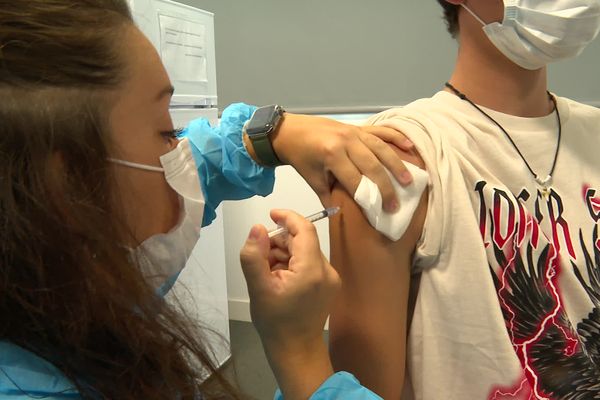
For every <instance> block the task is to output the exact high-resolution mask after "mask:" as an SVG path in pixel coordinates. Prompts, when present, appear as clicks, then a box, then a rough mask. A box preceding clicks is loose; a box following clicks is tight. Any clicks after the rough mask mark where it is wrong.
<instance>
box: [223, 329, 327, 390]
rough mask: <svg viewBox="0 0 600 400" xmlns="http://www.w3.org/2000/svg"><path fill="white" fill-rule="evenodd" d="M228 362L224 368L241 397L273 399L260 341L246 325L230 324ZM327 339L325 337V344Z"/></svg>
mask: <svg viewBox="0 0 600 400" xmlns="http://www.w3.org/2000/svg"><path fill="white" fill-rule="evenodd" d="M229 328H230V331H231V352H232V354H233V356H232V359H231V360H230V361H229V362H228V363H227V365H226V366H225V367H224V372H225V374H226V375H227V376H229V377H232V376H235V379H236V381H237V384H238V386H239V387H240V388H241V390H242V393H244V394H245V395H247V396H249V398H251V399H256V400H270V399H273V394H274V393H275V388H276V383H275V378H274V377H273V373H272V372H271V369H270V368H269V364H268V363H267V358H266V357H265V353H264V352H263V349H262V345H261V343H260V338H259V337H258V334H257V333H256V330H255V329H254V326H253V325H252V324H251V323H250V322H240V321H230V322H229ZM326 339H327V338H326V337H325V340H326Z"/></svg>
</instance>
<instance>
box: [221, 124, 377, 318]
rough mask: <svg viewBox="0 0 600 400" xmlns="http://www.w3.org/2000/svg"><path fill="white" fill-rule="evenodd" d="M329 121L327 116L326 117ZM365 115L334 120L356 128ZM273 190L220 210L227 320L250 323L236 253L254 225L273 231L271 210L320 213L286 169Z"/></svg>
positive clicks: (323, 230)
mask: <svg viewBox="0 0 600 400" xmlns="http://www.w3.org/2000/svg"><path fill="white" fill-rule="evenodd" d="M330 117H331V116H330ZM365 117H366V116H365V115H363V114H360V115H339V116H335V117H334V118H335V119H337V120H341V121H343V122H346V123H353V124H360V123H362V122H363V121H364V119H365ZM275 176H276V179H275V189H274V191H273V194H271V195H270V196H268V197H266V198H262V197H254V198H252V199H248V200H243V201H236V202H227V203H226V204H225V205H224V206H223V214H224V222H225V261H226V263H227V291H228V297H229V318H230V319H233V320H240V321H250V312H249V299H248V290H247V289H246V282H245V280H244V275H243V274H242V270H241V267H240V259H239V251H240V249H241V248H242V246H243V245H244V242H245V241H246V237H247V236H248V233H249V232H250V229H251V228H252V226H253V225H254V224H263V225H265V226H266V227H267V229H269V228H274V227H275V224H274V223H273V222H272V221H271V219H270V218H269V211H270V210H271V209H274V208H284V209H291V210H294V211H296V212H298V213H300V214H302V215H310V214H313V213H315V212H318V211H321V210H322V209H323V206H322V205H321V202H320V201H319V198H318V197H317V195H316V194H315V193H314V192H313V191H312V189H311V188H310V186H308V184H307V183H306V182H304V180H303V179H302V177H301V176H300V175H299V174H298V173H297V172H296V171H295V170H294V169H293V168H292V167H289V166H285V167H279V168H277V170H276V171H275ZM316 227H317V232H318V235H319V239H320V242H321V250H322V251H323V253H324V254H325V256H326V257H329V225H328V221H327V220H321V221H319V222H317V223H316Z"/></svg>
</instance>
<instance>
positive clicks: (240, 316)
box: [228, 299, 252, 322]
mask: <svg viewBox="0 0 600 400" xmlns="http://www.w3.org/2000/svg"><path fill="white" fill-rule="evenodd" d="M228 304H229V319H231V320H234V321H244V322H251V321H252V319H251V318H250V301H249V300H237V299H229V301H228Z"/></svg>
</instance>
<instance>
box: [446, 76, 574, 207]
mask: <svg viewBox="0 0 600 400" xmlns="http://www.w3.org/2000/svg"><path fill="white" fill-rule="evenodd" d="M446 87H447V88H448V89H450V90H452V91H453V92H454V94H455V95H457V96H458V97H459V98H460V99H462V100H466V101H467V102H469V104H471V105H472V106H473V107H475V108H476V109H477V110H478V111H479V112H480V113H482V114H483V115H485V116H486V117H487V118H488V119H489V120H490V121H492V122H493V123H494V124H496V126H498V128H500V130H501V131H502V132H504V135H506V138H507V139H508V140H509V141H510V143H511V144H512V145H513V147H514V148H515V150H516V151H517V153H518V154H519V156H520V157H521V159H522V160H523V162H524V163H525V166H527V169H528V170H529V172H531V175H533V176H534V177H535V181H536V182H537V184H538V185H539V186H540V187H541V193H542V195H543V196H544V197H545V198H548V196H549V195H550V190H551V188H550V185H551V183H552V175H553V174H554V169H555V168H556V160H558V153H559V150H560V142H561V138H562V123H561V120H560V112H559V111H558V105H557V104H556V99H555V98H554V96H552V95H551V94H550V92H548V97H549V98H550V100H552V103H553V104H554V109H555V110H556V118H557V119H558V141H557V143H556V152H555V153H554V161H553V162H552V168H550V172H549V173H548V175H547V176H546V177H545V178H541V177H540V176H539V175H538V174H536V173H535V171H534V170H533V169H532V168H531V166H530V165H529V163H528V162H527V160H526V159H525V156H524V155H523V153H521V150H519V147H518V146H517V144H516V143H515V142H514V140H513V139H512V138H511V137H510V135H509V134H508V132H507V131H506V129H504V127H503V126H502V125H500V124H499V123H498V122H497V121H496V120H495V119H494V118H492V117H491V116H490V115H489V114H487V113H486V112H485V111H483V110H482V109H481V107H479V106H478V105H477V104H475V103H473V102H472V101H471V100H470V99H469V98H468V97H467V96H466V95H465V94H464V93H462V92H460V91H459V90H458V89H456V88H455V87H454V86H452V85H451V84H450V82H446Z"/></svg>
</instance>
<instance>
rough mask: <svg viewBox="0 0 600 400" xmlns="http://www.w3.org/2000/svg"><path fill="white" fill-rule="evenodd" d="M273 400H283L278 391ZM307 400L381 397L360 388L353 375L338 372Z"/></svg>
mask: <svg viewBox="0 0 600 400" xmlns="http://www.w3.org/2000/svg"><path fill="white" fill-rule="evenodd" d="M274 399H275V400H284V398H283V395H282V394H281V391H280V390H277V392H276V393H275V397H274ZM309 400H382V399H381V397H379V396H378V395H376V394H375V393H373V392H371V391H370V390H369V389H367V388H366V387H364V386H362V385H361V384H360V383H359V382H358V380H357V379H356V378H355V377H354V375H352V374H349V373H348V372H338V373H336V374H334V375H331V376H330V377H329V379H327V380H326V381H325V382H324V383H323V384H322V385H321V387H319V388H318V389H317V391H316V392H314V393H313V394H312V396H310V399H309Z"/></svg>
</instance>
